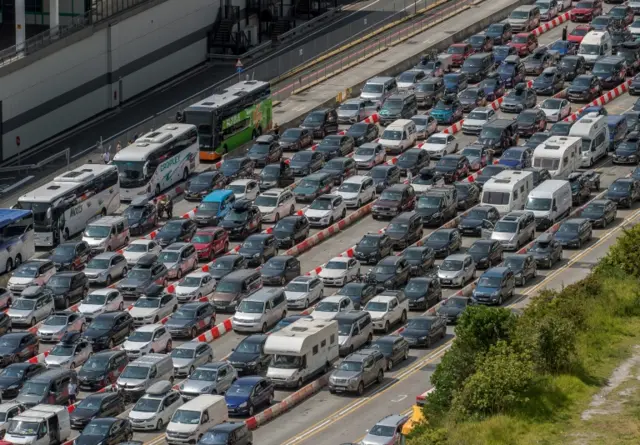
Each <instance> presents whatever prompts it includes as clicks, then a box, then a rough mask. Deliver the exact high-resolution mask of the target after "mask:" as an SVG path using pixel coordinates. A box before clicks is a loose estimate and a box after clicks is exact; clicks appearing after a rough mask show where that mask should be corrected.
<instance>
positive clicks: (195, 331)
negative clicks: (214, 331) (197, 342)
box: [191, 326, 198, 339]
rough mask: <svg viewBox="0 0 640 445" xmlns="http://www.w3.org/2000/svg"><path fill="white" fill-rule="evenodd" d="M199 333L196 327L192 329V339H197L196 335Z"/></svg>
mask: <svg viewBox="0 0 640 445" xmlns="http://www.w3.org/2000/svg"><path fill="white" fill-rule="evenodd" d="M197 333H198V331H197V330H196V327H195V326H194V327H192V328H191V338H192V339H194V338H196V334H197Z"/></svg>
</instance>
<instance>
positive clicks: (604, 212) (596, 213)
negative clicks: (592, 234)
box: [580, 199, 618, 229]
mask: <svg viewBox="0 0 640 445" xmlns="http://www.w3.org/2000/svg"><path fill="white" fill-rule="evenodd" d="M617 212H618V211H617V208H616V205H615V204H614V203H613V201H611V200H610V199H596V200H593V201H591V202H590V203H589V204H588V205H587V206H586V207H585V208H584V209H583V210H582V211H581V212H580V217H581V218H587V219H588V220H589V221H591V224H593V227H601V228H603V229H604V228H606V227H607V226H608V225H609V224H611V223H612V222H613V221H614V220H615V219H616V216H617Z"/></svg>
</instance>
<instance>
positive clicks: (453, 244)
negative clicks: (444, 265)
mask: <svg viewBox="0 0 640 445" xmlns="http://www.w3.org/2000/svg"><path fill="white" fill-rule="evenodd" d="M424 245H425V246H427V247H431V248H432V249H433V250H434V252H435V254H436V258H446V257H448V256H449V255H451V252H456V251H458V250H460V247H462V236H461V235H460V231H459V230H458V229H438V230H435V231H434V232H433V233H432V234H431V235H429V238H427V241H426V242H425V243H424Z"/></svg>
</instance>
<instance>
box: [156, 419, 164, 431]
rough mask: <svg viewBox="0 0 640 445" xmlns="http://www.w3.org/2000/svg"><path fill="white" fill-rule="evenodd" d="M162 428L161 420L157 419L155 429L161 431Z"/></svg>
mask: <svg viewBox="0 0 640 445" xmlns="http://www.w3.org/2000/svg"><path fill="white" fill-rule="evenodd" d="M162 427H164V422H163V421H162V419H158V423H157V424H156V429H157V430H161V429H162Z"/></svg>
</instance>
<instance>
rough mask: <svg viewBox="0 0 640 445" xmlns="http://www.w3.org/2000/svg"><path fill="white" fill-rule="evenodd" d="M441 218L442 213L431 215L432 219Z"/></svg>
mask: <svg viewBox="0 0 640 445" xmlns="http://www.w3.org/2000/svg"><path fill="white" fill-rule="evenodd" d="M441 216H442V213H440V212H436V213H434V214H433V215H432V218H440V217H441Z"/></svg>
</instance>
